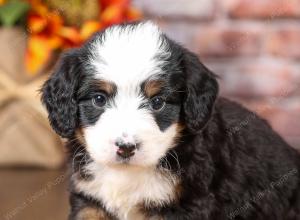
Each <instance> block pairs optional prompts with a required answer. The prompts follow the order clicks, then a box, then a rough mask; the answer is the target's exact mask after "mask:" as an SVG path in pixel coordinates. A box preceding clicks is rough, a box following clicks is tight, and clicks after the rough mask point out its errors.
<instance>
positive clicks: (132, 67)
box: [92, 22, 168, 88]
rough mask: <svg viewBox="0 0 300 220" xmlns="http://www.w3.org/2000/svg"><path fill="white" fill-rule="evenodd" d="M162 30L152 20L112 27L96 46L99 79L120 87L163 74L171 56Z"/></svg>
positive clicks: (135, 84)
mask: <svg viewBox="0 0 300 220" xmlns="http://www.w3.org/2000/svg"><path fill="white" fill-rule="evenodd" d="M161 36H162V33H161V31H160V30H159V28H158V27H157V26H156V25H154V24H153V23H151V22H146V23H140V24H135V25H126V26H113V27H111V28H108V29H107V30H106V31H105V32H104V35H103V36H102V40H99V41H97V40H96V41H95V43H94V45H93V49H94V50H95V51H93V52H94V55H95V56H94V58H93V60H92V64H93V65H94V66H95V67H96V71H97V73H96V74H97V76H99V78H102V79H105V80H108V81H112V82H114V83H115V84H116V85H117V86H118V87H119V88H120V87H124V86H125V87H128V86H131V87H132V86H138V84H140V83H141V82H142V81H143V80H145V79H147V78H149V77H150V76H155V75H156V74H158V73H161V64H162V63H163V60H159V59H155V57H156V56H157V55H159V56H160V57H161V56H163V57H167V56H168V53H167V52H166V49H165V45H163V41H162V37H161Z"/></svg>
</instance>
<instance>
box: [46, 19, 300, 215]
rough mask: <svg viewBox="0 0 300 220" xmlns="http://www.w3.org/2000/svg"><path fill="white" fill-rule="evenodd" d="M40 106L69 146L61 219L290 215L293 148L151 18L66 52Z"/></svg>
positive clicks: (295, 209) (295, 199)
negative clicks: (221, 93) (65, 210)
mask: <svg viewBox="0 0 300 220" xmlns="http://www.w3.org/2000/svg"><path fill="white" fill-rule="evenodd" d="M42 102H43V103H44V105H45V106H46V108H47V110H48V112H49V121H50V123H51V125H52V127H53V129H54V130H55V131H56V132H57V133H58V134H59V135H60V136H61V137H64V138H67V140H68V144H67V149H68V150H69V159H70V162H69V164H70V170H71V174H72V175H71V178H70V179H71V181H70V182H71V183H70V203H71V213H70V217H69V219H71V220H87V219H92V220H93V219H119V220H128V219H129V220H140V219H174V220H175V219H178V220H179V219H180V220H184V219H187V220H193V219H195V220H199V219H201V220H208V219H209V220H222V219H239V220H241V219H249V220H250V219H251V220H253V219H255V220H262V219H272V220H296V219H300V210H299V209H300V194H299V192H300V191H299V172H298V168H299V155H298V153H297V152H296V151H295V150H293V149H292V148H291V147H290V146H289V145H288V144H287V143H286V142H285V141H284V140H283V139H282V138H281V137H280V136H279V135H278V134H276V133H275V132H274V131H273V130H272V128H271V127H270V126H269V125H268V123H267V122H266V121H265V120H263V119H261V118H259V117H258V116H257V115H255V114H254V113H252V112H250V111H248V110H246V109H245V108H243V107H241V106H240V105H238V104H236V103H233V102H231V101H228V100H227V99H224V98H218V83H217V81H216V76H215V75H214V74H213V73H212V72H210V71H209V70H208V69H207V68H206V67H205V66H204V65H203V64H202V63H201V62H200V61H199V60H198V58H197V56H196V55H195V54H193V53H191V52H189V51H188V50H187V49H185V48H183V47H182V46H180V45H178V44H177V43H175V42H174V41H172V40H170V39H169V38H168V37H167V36H166V35H165V34H163V33H162V32H161V31H160V30H159V28H158V27H157V26H156V25H154V24H153V23H151V22H137V23H129V24H122V25H116V26H113V27H110V28H108V29H106V30H104V31H103V32H99V33H97V34H96V35H95V36H94V37H93V39H91V40H90V41H89V42H87V43H86V44H85V45H84V46H82V47H81V48H78V49H73V50H71V51H69V52H66V53H65V54H64V55H63V57H62V58H61V60H60V62H59V64H58V66H57V68H56V70H55V71H54V74H53V75H52V76H51V77H50V78H49V80H48V81H46V83H45V84H44V86H43V88H42ZM245 121H246V123H244V122H245Z"/></svg>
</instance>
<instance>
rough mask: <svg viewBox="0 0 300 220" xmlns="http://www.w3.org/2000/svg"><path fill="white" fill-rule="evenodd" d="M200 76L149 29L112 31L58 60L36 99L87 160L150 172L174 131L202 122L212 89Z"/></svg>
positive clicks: (187, 58)
mask: <svg viewBox="0 0 300 220" xmlns="http://www.w3.org/2000/svg"><path fill="white" fill-rule="evenodd" d="M189 65H190V66H189ZM195 65H196V66H195ZM197 65H199V66H197ZM197 68H198V69H197ZM201 70H202V71H208V70H207V69H206V68H205V67H203V66H201V64H200V63H198V61H197V59H196V58H195V57H194V56H193V55H192V54H191V53H189V52H187V51H186V50H185V49H183V48H181V47H180V46H178V45H177V44H175V43H174V42H172V41H171V40H169V39H168V38H167V37H165V36H164V35H163V34H162V33H161V32H160V30H159V29H158V28H157V27H156V26H155V25H153V24H152V23H149V22H148V23H138V24H128V25H123V26H114V27H112V28H109V29H107V30H106V31H104V32H102V33H99V34H97V35H96V36H95V38H94V39H93V40H91V41H90V42H89V43H87V44H86V45H85V46H84V47H82V48H81V49H78V50H76V51H73V52H70V53H69V54H67V55H65V57H64V58H63V59H62V63H61V65H60V66H59V67H58V71H57V72H56V73H55V74H54V75H53V76H52V78H50V79H49V80H48V81H47V82H46V84H45V85H44V88H43V101H44V103H45V104H46V107H47V109H48V111H49V119H50V122H51V124H52V126H53V127H54V129H55V130H56V131H57V132H58V133H59V134H60V135H62V136H65V137H69V138H71V137H74V136H76V134H77V135H78V133H80V134H81V135H82V138H83V140H84V144H85V146H86V149H87V151H88V152H89V154H90V156H91V158H92V159H93V160H94V161H96V162H98V163H100V164H106V165H115V164H126V165H128V164H130V165H138V166H155V165H157V164H158V163H159V161H160V159H161V158H163V157H164V156H165V155H166V154H167V152H168V150H170V149H171V148H173V147H174V146H175V145H176V139H177V138H179V137H180V132H181V130H182V128H184V127H187V128H188V129H189V130H190V131H191V132H194V131H195V130H197V129H200V128H201V127H202V126H203V125H204V124H205V123H206V121H207V120H208V118H209V115H210V112H211V108H212V105H213V101H214V99H215V96H216V93H217V84H216V82H215V80H214V79H213V77H212V76H211V75H210V73H209V72H207V73H205V74H204V73H202V75H201ZM197 71H198V73H196V74H197V75H194V73H193V72H197ZM200 81H201V82H200ZM195 83H197V84H196V85H195ZM207 86H208V87H210V88H208V89H209V90H211V91H207ZM200 93H201V94H200ZM197 96H198V97H197ZM198 99H200V100H198ZM201 102H202V103H201ZM201 105H202V106H201ZM191 108H196V109H191ZM197 108H198V109H197ZM201 111H202V112H201ZM79 130H80V132H78V131H79Z"/></svg>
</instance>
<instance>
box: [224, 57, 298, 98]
mask: <svg viewBox="0 0 300 220" xmlns="http://www.w3.org/2000/svg"><path fill="white" fill-rule="evenodd" d="M227 65H228V66H231V65H236V64H230V63H228V64H227ZM241 65H242V64H241ZM219 73H220V74H221V92H222V94H224V95H228V96H240V97H248V98H251V97H273V96H286V97H288V96H291V95H293V94H294V93H295V92H296V91H297V90H299V85H298V84H297V81H295V75H294V73H293V70H292V68H291V67H290V66H288V65H287V66H286V65H280V64H278V65H276V64H272V65H271V64H264V63H251V64H245V65H244V66H240V67H234V68H230V69H228V70H225V71H222V70H219Z"/></svg>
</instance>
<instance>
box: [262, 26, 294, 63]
mask: <svg viewBox="0 0 300 220" xmlns="http://www.w3.org/2000/svg"><path fill="white" fill-rule="evenodd" d="M265 46H266V50H267V52H269V53H271V54H272V55H275V56H283V57H290V58H298V59H300V28H299V27H298V28H289V29H285V30H279V31H272V32H271V33H269V34H268V35H267V40H266V45H265Z"/></svg>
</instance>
